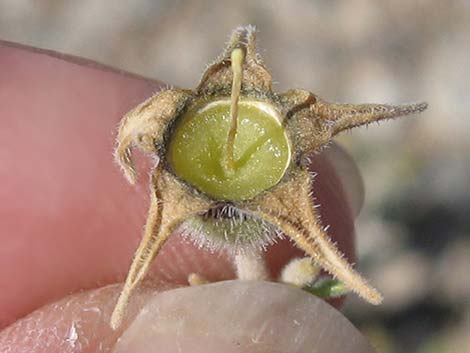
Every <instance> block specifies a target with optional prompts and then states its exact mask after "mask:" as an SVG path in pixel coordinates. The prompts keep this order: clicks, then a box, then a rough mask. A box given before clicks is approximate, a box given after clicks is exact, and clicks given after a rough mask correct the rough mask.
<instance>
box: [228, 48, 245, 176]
mask: <svg viewBox="0 0 470 353" xmlns="http://www.w3.org/2000/svg"><path fill="white" fill-rule="evenodd" d="M244 60H245V53H244V51H243V49H241V48H236V49H234V50H233V51H232V55H231V61H232V72H233V81H232V95H231V105H230V120H231V126H230V131H229V133H228V137H227V144H226V146H225V153H224V163H223V166H224V170H225V172H227V173H229V174H231V173H233V172H234V171H235V160H234V156H233V146H234V143H235V136H236V134H237V129H238V101H239V99H240V91H241V87H242V79H243V62H244Z"/></svg>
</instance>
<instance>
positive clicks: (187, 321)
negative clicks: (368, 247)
mask: <svg viewBox="0 0 470 353" xmlns="http://www.w3.org/2000/svg"><path fill="white" fill-rule="evenodd" d="M118 290H119V288H118V287H116V286H114V287H107V288H105V289H98V290H95V291H91V292H88V293H82V294H76V295H73V296H70V297H68V298H66V299H64V300H62V301H61V302H59V303H55V304H51V305H48V306H46V307H44V308H42V309H39V310H37V311H36V312H33V313H32V314H30V315H29V316H28V317H26V318H23V319H21V320H18V321H17V322H16V323H15V324H13V325H12V326H10V327H9V328H7V329H5V330H4V331H3V332H1V333H0V347H8V348H7V351H8V349H11V350H10V351H13V352H33V353H38V352H47V353H49V352H69V353H76V352H110V351H112V352H115V353H130V352H132V353H140V352H146V353H149V352H154V353H161V352H165V353H170V352H179V353H181V352H188V353H199V352H204V353H208V352H226V353H235V352H243V353H250V352H270V353H277V352H279V353H281V352H282V353H291V352H292V353H300V352H302V353H305V352H312V353H313V352H317V353H319V352H328V353H336V352H348V353H355V352H357V353H359V352H360V353H368V352H370V353H373V352H374V351H373V349H372V348H371V346H370V345H369V343H368V342H367V341H366V339H365V338H364V337H363V336H362V335H361V334H360V333H359V332H358V331H357V329H356V328H355V327H354V326H353V325H352V324H351V323H350V322H349V321H348V320H347V319H346V318H345V317H344V316H343V315H342V314H341V313H339V312H338V311H337V310H336V309H334V308H333V307H332V306H330V305H329V304H327V303H326V302H325V301H323V300H321V299H318V298H317V297H315V296H313V295H311V294H308V293H307V292H304V291H302V290H299V289H296V288H293V287H290V286H286V285H282V284H277V283H270V282H243V281H225V282H218V283H214V284H209V285H203V286H196V287H185V288H177V289H170V290H168V288H167V287H166V288H163V291H162V289H160V291H158V290H157V291H152V292H149V291H148V290H146V291H143V292H142V293H141V294H140V295H138V296H137V297H136V298H135V299H133V300H134V305H133V306H134V309H132V310H130V315H129V317H128V319H130V322H127V323H125V328H124V330H123V331H120V332H119V331H118V332H113V331H111V330H110V329H109V326H108V321H109V315H110V312H111V310H110V308H112V304H113V303H114V297H115V296H116V295H117V293H118ZM136 307H138V308H141V309H140V311H138V310H137V309H136ZM136 311H138V313H137V315H136V316H135V312H136ZM48 332H53V333H54V334H48ZM25 333H26V334H25ZM41 337H43V338H44V337H47V340H42V339H40V338H41Z"/></svg>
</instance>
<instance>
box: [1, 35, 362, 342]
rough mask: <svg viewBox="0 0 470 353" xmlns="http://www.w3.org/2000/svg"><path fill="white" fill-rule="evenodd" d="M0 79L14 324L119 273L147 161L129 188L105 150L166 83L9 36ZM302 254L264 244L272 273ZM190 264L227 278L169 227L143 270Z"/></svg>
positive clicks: (326, 190) (138, 220)
mask: <svg viewBox="0 0 470 353" xmlns="http://www.w3.org/2000/svg"><path fill="white" fill-rule="evenodd" d="M0 78H1V81H0V141H1V142H2V148H1V150H0V161H1V162H0V182H1V185H2V186H1V188H0V200H2V202H1V203H0V238H1V244H2V245H1V247H0V287H1V288H2V290H1V291H0V330H1V329H4V328H6V327H7V326H9V325H11V324H13V323H15V322H16V324H15V325H16V326H17V327H21V326H18V325H19V324H18V323H21V318H22V317H24V316H25V315H27V314H29V313H31V312H32V311H34V310H36V309H38V308H41V307H42V306H44V305H45V304H47V303H51V302H55V301H57V300H59V299H61V298H63V297H64V296H66V295H68V294H71V293H77V292H79V291H82V290H87V289H94V288H98V287H102V286H104V285H107V284H111V283H116V282H122V281H123V280H124V278H125V275H126V273H127V271H128V267H129V263H130V261H131V259H132V255H133V253H134V250H135V248H136V245H137V244H138V242H139V240H140V236H141V229H142V225H143V224H144V221H145V217H146V211H147V210H146V208H147V205H148V201H149V197H148V178H147V176H146V174H147V173H146V171H147V170H149V168H150V167H151V161H149V159H146V158H143V156H142V155H139V156H138V158H137V160H138V167H139V170H140V171H141V173H140V175H141V179H140V180H139V184H138V185H137V187H135V188H133V187H131V186H129V185H128V184H127V182H126V180H125V179H124V178H123V177H122V175H121V172H120V171H119V169H118V168H117V167H116V166H115V165H114V163H113V160H112V150H113V147H114V137H115V133H116V126H117V124H118V122H119V121H120V119H121V117H122V116H123V115H124V114H125V113H126V112H127V111H128V110H130V109H131V108H132V107H134V106H135V105H137V104H138V103H140V102H141V101H143V100H144V99H146V98H147V97H149V96H150V95H151V94H152V93H154V92H155V91H157V90H159V89H160V88H161V87H162V84H160V83H159V82H157V81H152V80H148V79H145V78H142V77H138V76H135V75H131V74H128V73H125V72H120V71H117V70H113V69H110V68H107V67H104V66H101V65H98V64H95V63H91V62H88V61H85V60H82V59H77V58H72V57H67V56H64V55H59V54H56V53H51V52H45V51H39V50H33V49H31V48H26V47H23V46H18V45H13V44H11V43H6V42H0ZM311 168H312V170H313V171H315V172H317V173H318V176H317V177H316V179H315V183H314V193H315V197H316V203H318V204H321V205H322V207H321V208H320V213H321V216H322V220H323V221H324V224H329V225H331V226H330V228H329V231H328V233H329V234H330V235H331V237H332V238H333V241H335V242H338V246H339V248H340V250H341V251H342V252H344V253H345V254H346V256H347V257H348V259H349V260H350V261H351V262H354V251H353V249H354V242H353V235H354V225H353V219H352V218H353V217H352V213H351V210H350V207H349V206H348V203H347V202H346V195H345V193H344V191H343V188H342V184H341V182H340V179H339V177H338V176H337V175H336V172H335V169H334V168H333V166H332V164H331V163H330V162H329V161H328V159H327V157H325V155H324V154H320V155H317V156H315V157H314V158H313V162H312V166H311ZM301 254H302V253H301V252H300V251H299V250H297V249H296V248H294V247H293V246H292V245H291V244H290V243H288V242H287V241H285V242H282V243H280V244H278V245H276V246H274V247H273V248H271V249H270V250H269V251H268V252H267V254H266V256H267V261H268V264H269V269H270V271H271V273H272V275H273V276H277V274H278V273H279V270H280V268H281V267H282V266H283V265H284V264H285V263H286V262H287V261H288V260H289V259H290V258H292V257H294V256H300V255H301ZM192 272H197V273H199V274H201V275H203V276H205V277H206V278H208V279H210V280H222V279H229V278H233V277H234V272H233V268H232V265H231V263H230V261H228V260H227V259H226V257H224V256H220V255H218V254H210V253H208V252H206V251H204V250H200V249H196V248H195V247H193V246H192V245H191V244H186V243H182V242H181V241H180V239H179V237H178V236H177V235H173V236H172V237H171V239H170V240H169V242H168V243H167V244H166V245H165V247H164V249H163V250H162V252H161V253H160V254H159V255H158V257H157V259H156V260H155V261H154V264H153V266H152V270H151V273H150V275H149V278H150V279H151V281H153V282H158V283H162V282H165V283H171V284H172V285H173V286H174V285H178V284H185V283H186V279H187V276H188V274H190V273H192ZM79 295H83V294H79ZM100 298H101V297H100ZM99 300H100V302H102V303H106V305H107V303H108V302H109V301H110V299H109V296H107V295H102V299H99ZM76 303H78V304H74V305H80V300H77V301H76ZM42 310H48V309H47V308H46V309H42ZM64 315H67V314H66V313H65V314H64ZM41 324H42V323H41ZM48 324H49V325H50V324H51V323H47V322H46V323H44V325H48ZM15 332H16V331H15ZM15 334H18V335H20V336H21V335H22V334H24V333H22V332H21V330H17V333H15ZM114 339H115V338H114ZM13 341H14V340H13ZM1 342H2V332H0V347H1V346H2V344H1ZM113 342H114V341H113V339H110V341H109V342H108V343H106V344H109V345H112V344H113ZM12 345H13V348H15V343H12ZM13 351H16V350H15V349H13ZM18 351H19V350H18ZM50 351H53V350H50Z"/></svg>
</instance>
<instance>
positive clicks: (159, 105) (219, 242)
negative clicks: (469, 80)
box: [111, 26, 427, 328]
mask: <svg viewBox="0 0 470 353" xmlns="http://www.w3.org/2000/svg"><path fill="white" fill-rule="evenodd" d="M222 100H225V101H227V100H229V101H230V102H231V105H230V119H231V122H232V124H231V128H230V131H229V132H228V136H227V144H226V148H225V150H224V152H223V157H224V158H222V161H221V163H226V166H225V167H224V168H225V170H226V171H228V172H229V171H230V170H231V169H233V168H234V167H233V165H234V161H233V143H234V142H233V141H234V138H235V136H236V133H237V116H238V113H237V111H238V106H239V102H245V103H244V104H251V103H252V102H254V103H253V104H255V103H256V104H258V103H259V104H261V105H262V107H261V108H262V109H265V108H266V109H271V110H272V111H275V112H276V113H275V114H276V116H277V119H278V120H279V122H280V124H281V125H282V127H283V129H285V133H286V136H287V139H288V142H289V146H290V158H289V161H288V165H287V167H286V168H285V171H284V172H283V175H282V178H280V180H279V181H278V182H276V183H275V185H272V186H270V187H269V188H266V189H263V190H258V191H257V192H255V193H254V194H253V193H251V194H250V195H249V196H246V197H245V196H243V197H232V198H230V197H217V196H214V194H211V193H210V192H206V189H204V187H199V185H196V184H194V183H191V182H188V180H185V178H184V177H182V176H181V175H178V173H177V172H175V170H174V168H173V166H172V163H171V162H170V161H169V160H168V146H169V143H170V142H171V139H172V137H173V133H174V131H175V126H176V125H177V124H178V121H179V120H180V119H181V117H182V116H184V115H185V114H187V112H189V111H192V110H191V109H194V107H200V106H204V105H207V104H210V103H214V102H216V103H217V102H219V101H222ZM259 104H258V105H259ZM426 107H427V105H426V103H418V104H407V105H384V104H361V105H354V104H337V103H328V102H326V101H324V100H322V99H321V98H319V97H318V96H316V95H315V94H313V93H310V92H307V91H304V90H300V89H294V90H290V91H287V92H285V93H276V92H273V90H272V79H271V75H270V73H269V71H268V70H267V69H266V68H265V66H264V65H263V63H262V61H261V58H260V57H259V55H258V54H257V53H256V50H255V30H254V27H251V26H248V27H243V28H237V29H236V30H235V31H234V32H233V34H232V37H231V39H230V41H229V43H228V45H227V47H226V48H225V50H224V52H223V54H222V55H221V56H220V58H219V59H218V60H217V61H216V62H215V63H214V64H212V65H211V66H209V67H208V69H207V70H206V71H205V72H204V74H203V76H202V79H201V81H200V83H199V85H198V86H197V88H196V89H195V90H193V91H190V90H166V91H161V92H158V93H157V94H155V95H154V96H153V97H151V98H149V99H148V100H147V101H145V102H143V103H142V104H140V105H139V106H137V107H136V108H135V109H133V110H132V111H130V112H129V113H128V114H126V116H125V117H124V118H123V119H122V122H121V124H120V127H119V134H118V137H117V147H116V151H115V157H116V160H117V162H118V163H119V165H120V166H121V167H122V170H123V172H124V175H125V176H126V178H127V179H128V180H129V182H130V183H134V182H135V181H136V178H137V174H136V170H135V168H134V165H133V163H132V155H131V153H132V151H131V150H132V148H133V147H139V148H140V149H142V150H143V151H145V152H148V153H150V154H152V155H154V156H156V157H157V158H158V161H159V162H158V164H157V165H156V166H155V168H154V170H153V174H152V179H151V203H150V210H149V214H148V219H147V223H146V226H145V230H144V236H143V240H142V242H141V244H140V246H139V247H138V249H137V252H136V254H135V257H134V260H133V262H132V265H131V268H130V270H129V274H128V276H127V279H126V282H125V285H124V288H123V290H122V293H121V296H120V298H119V301H118V303H117V305H116V309H115V311H114V313H113V316H112V321H111V326H112V327H113V328H116V327H118V326H119V325H120V323H121V320H122V317H123V315H124V310H125V308H126V305H127V303H128V300H129V297H130V295H131V293H132V291H133V290H134V289H135V287H136V286H137V285H138V284H139V282H140V281H142V279H143V278H144V276H145V274H146V273H147V271H148V269H149V266H150V264H151V262H152V260H153V259H154V257H155V256H156V255H157V254H158V252H159V250H160V249H161V248H162V246H163V245H164V244H165V241H166V240H167V239H168V237H169V236H170V234H171V233H172V232H173V231H174V230H175V229H176V228H177V227H180V226H182V227H183V229H186V230H187V231H186V233H197V234H198V235H196V236H195V239H196V242H197V243H198V244H200V245H209V246H214V244H216V246H219V247H221V248H228V249H234V250H233V253H234V261H235V264H236V265H237V269H238V273H239V276H240V277H242V278H265V277H266V271H264V270H263V268H264V267H263V263H262V258H260V257H258V256H256V252H257V251H258V249H259V248H260V249H262V248H264V247H265V246H266V245H268V244H270V243H271V242H272V241H273V237H275V236H276V235H281V234H282V235H284V236H287V237H288V238H290V239H291V240H292V241H293V242H294V243H295V245H296V246H298V247H299V248H300V249H302V250H304V251H305V253H306V254H307V255H308V256H309V257H310V258H311V260H312V261H308V263H309V264H312V263H314V264H316V265H318V266H320V267H321V268H323V269H325V270H326V271H327V272H329V273H330V274H331V275H332V276H334V277H336V278H337V279H339V280H340V281H341V282H342V283H343V284H344V285H345V286H346V287H348V288H349V289H351V290H353V291H354V292H356V293H357V294H359V295H360V296H361V297H363V298H364V299H365V300H367V301H369V302H370V303H373V304H379V303H380V302H381V301H382V296H381V294H380V293H379V292H378V291H377V290H375V289H374V288H372V287H371V286H370V285H369V284H368V283H367V282H366V281H365V280H364V279H363V278H362V277H361V276H360V275H359V274H358V273H357V272H356V271H355V270H354V269H353V268H352V267H351V265H350V264H349V263H348V262H347V261H346V260H345V259H344V258H343V255H342V254H341V253H340V252H339V251H338V249H337V248H336V247H335V245H334V244H333V243H332V242H331V240H330V238H329V237H328V234H327V233H326V231H325V228H324V227H323V225H322V224H321V222H320V221H319V218H318V216H317V214H316V210H315V208H314V207H313V204H312V197H311V194H310V190H311V183H312V176H311V174H310V173H309V172H308V170H307V164H308V156H309V155H311V154H312V153H313V152H315V151H319V150H320V149H321V148H322V146H324V145H325V144H327V143H329V142H330V141H331V139H332V138H333V137H334V136H335V135H336V134H338V133H340V132H341V131H343V130H347V129H351V128H353V127H356V126H361V125H367V124H369V123H371V122H375V121H379V120H385V119H393V118H396V117H399V116H403V115H408V114H412V113H417V112H421V111H423V110H424V109H426ZM256 109H258V108H256ZM217 222H220V224H219V225H220V226H216V227H213V228H210V227H211V225H212V226H213V225H214V224H217ZM227 222H229V223H230V226H227ZM188 224H189V226H188ZM245 224H249V225H250V226H249V227H245V228H243V227H244V225H245ZM185 225H186V228H185ZM208 227H209V228H210V230H209V231H207V229H208ZM218 232H222V233H223V234H222V235H220V234H218ZM269 234H275V235H269ZM247 249H248V250H247ZM249 249H252V250H253V251H249ZM307 265H308V264H307ZM312 268H313V265H312ZM292 269H295V271H297V272H299V271H300V272H301V271H304V272H305V271H307V270H303V269H305V263H302V264H300V263H299V265H298V266H297V267H296V266H292V267H291V270H289V271H287V272H286V273H291V272H292ZM295 271H294V272H295ZM307 272H308V271H307ZM310 272H311V273H312V274H313V273H315V274H316V273H318V271H310ZM310 272H309V273H310ZM312 276H313V275H312ZM284 280H285V281H286V282H289V281H288V280H286V279H284ZM191 281H193V282H194V283H203V282H204V279H203V278H200V277H198V276H197V275H193V276H192V277H191ZM293 282H295V281H293Z"/></svg>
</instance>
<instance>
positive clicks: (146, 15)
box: [0, 0, 470, 353]
mask: <svg viewBox="0 0 470 353" xmlns="http://www.w3.org/2000/svg"><path fill="white" fill-rule="evenodd" d="M246 24H254V25H256V26H257V27H258V29H259V35H258V39H259V48H260V52H261V53H262V55H263V56H264V59H265V62H266V64H267V66H268V67H269V68H270V69H271V70H272V73H273V76H274V78H275V80H276V81H277V82H278V83H277V84H276V87H275V88H276V90H279V91H282V90H284V89H286V88H294V87H302V88H305V89H307V90H310V91H312V92H314V93H316V94H318V95H319V96H321V97H323V98H324V99H327V100H330V101H339V102H350V103H361V102H378V103H399V102H409V101H419V100H426V101H427V102H429V104H430V108H429V109H428V110H427V111H426V112H425V113H423V114H421V115H420V116H413V117H409V118H406V119H402V120H399V121H393V122H388V123H384V124H381V126H380V127H377V126H375V125H374V126H370V127H369V128H368V129H362V130H355V131H354V132H352V133H350V134H346V135H344V136H342V137H340V138H339V139H338V142H339V143H340V144H341V145H343V146H344V147H345V148H346V149H347V150H348V151H349V153H350V154H351V155H352V156H353V157H354V159H355V160H356V161H357V163H358V165H359V168H360V170H361V173H362V175H363V178H364V183H365V185H366V193H365V202H364V207H363V209H362V212H361V214H360V215H359V217H358V219H357V235H358V240H357V247H358V253H359V264H358V265H359V268H360V270H361V271H362V272H363V273H364V274H365V277H366V278H369V279H370V280H371V282H372V283H373V284H375V286H376V287H378V288H380V290H381V291H382V292H383V293H384V294H385V298H386V299H385V302H384V304H383V305H382V306H379V307H373V306H370V305H367V304H365V303H364V302H362V301H360V300H358V299H356V298H355V297H354V296H351V298H349V299H348V302H347V305H346V308H345V310H344V312H345V314H346V315H347V316H348V317H349V318H350V319H351V321H353V323H354V324H355V325H356V326H358V327H359V328H360V330H361V331H362V332H364V334H365V335H367V336H368V337H369V339H370V340H371V341H372V342H373V344H374V345H375V346H376V348H377V350H378V352H379V353H395V352H417V353H421V352H427V353H435V352H436V353H437V352H438V353H447V352H449V353H451V352H452V353H453V352H470V276H469V275H468V273H469V271H470V237H469V235H470V214H469V212H470V138H469V134H470V116H469V113H468V112H470V84H469V80H470V1H466V0H460V1H458V0H449V1H438V0H428V1H425V0H422V1H408V0H395V1H374V0H355V1H335V0H318V1H313V0H310V1H306V0H305V1H250V0H238V1H221V0H219V1H171V0H159V1H157V0H154V1H151V0H133V1H121V2H116V1H113V0H101V1H98V0H82V1H54V0H42V1H34V0H0V38H2V39H4V40H9V41H15V42H19V43H22V44H27V45H31V46H36V47H42V48H47V49H52V50H56V51H60V52H64V53H68V54H73V55H77V56H81V57H85V58H89V59H93V60H96V61H99V62H101V63H104V64H106V65H111V66H114V67H117V68H120V69H124V70H127V71H131V72H134V73H137V74H140V75H143V76H148V77H151V78H157V79H159V80H162V81H165V82H168V83H169V84H172V85H175V86H180V87H186V88H190V87H193V86H195V85H196V83H197V82H198V79H199V77H200V74H201V73H202V70H203V69H204V68H205V67H206V65H207V63H208V62H210V61H211V60H213V59H214V58H215V57H216V56H217V55H218V54H219V52H220V50H221V48H222V46H223V44H224V43H225V41H226V40H227V39H228V34H229V33H230V31H231V30H232V29H233V28H234V27H236V26H238V25H246ZM345 177H346V178H347V177H348V176H347V175H345Z"/></svg>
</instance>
